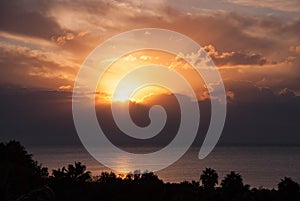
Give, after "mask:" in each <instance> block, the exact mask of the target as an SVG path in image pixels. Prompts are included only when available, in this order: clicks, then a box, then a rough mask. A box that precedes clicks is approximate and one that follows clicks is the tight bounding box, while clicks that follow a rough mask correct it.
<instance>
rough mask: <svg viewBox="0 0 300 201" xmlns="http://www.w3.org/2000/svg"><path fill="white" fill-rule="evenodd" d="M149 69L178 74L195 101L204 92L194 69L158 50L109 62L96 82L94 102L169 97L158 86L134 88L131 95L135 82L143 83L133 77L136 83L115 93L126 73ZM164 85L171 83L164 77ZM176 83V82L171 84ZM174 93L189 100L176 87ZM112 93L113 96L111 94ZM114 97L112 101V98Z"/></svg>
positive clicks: (131, 54)
mask: <svg viewBox="0 0 300 201" xmlns="http://www.w3.org/2000/svg"><path fill="white" fill-rule="evenodd" d="M149 65H150V66H151V65H160V66H163V67H165V68H169V69H170V70H171V69H172V70H175V71H177V72H178V73H179V74H181V75H182V76H183V77H184V78H185V79H186V80H187V81H188V82H189V83H190V85H191V87H192V88H193V89H194V91H195V92H196V94H197V95H198V98H199V99H200V98H201V97H203V96H201V95H202V93H203V92H204V91H207V90H206V89H205V87H204V82H203V80H202V78H201V77H200V76H199V74H198V73H196V72H195V69H194V68H193V67H192V66H191V65H190V64H189V63H188V62H186V61H185V60H184V59H183V58H181V57H179V56H178V55H174V54H172V53H168V52H164V51H159V50H151V49H147V50H140V51H136V52H132V53H129V54H126V55H124V56H122V57H121V58H118V59H117V60H116V61H115V62H113V63H112V64H111V65H110V66H109V68H108V70H107V71H106V72H105V74H104V76H103V77H102V78H101V79H100V80H99V82H98V86H97V90H96V91H97V94H98V95H97V96H96V100H97V101H96V102H98V103H99V102H107V101H119V102H125V101H128V100H130V101H135V102H143V101H145V100H146V99H147V98H148V97H150V96H155V95H161V94H170V93H171V92H170V91H169V90H168V89H166V88H164V87H161V86H157V85H155V84H153V85H147V86H140V87H138V88H137V89H136V90H135V91H134V92H133V93H132V91H131V90H129V89H130V88H132V87H133V86H134V83H135V81H137V80H143V79H145V78H144V77H136V78H135V79H136V80H129V81H127V82H126V84H125V85H123V86H120V87H119V90H118V91H115V89H116V87H117V85H118V83H119V81H120V80H122V78H123V77H124V76H125V75H126V74H127V73H128V72H130V71H133V70H135V69H137V68H139V67H144V66H149ZM164 79H166V80H167V81H170V82H174V80H169V79H170V78H168V77H165V78H164ZM175 82H176V81H175ZM174 90H175V91H177V92H179V93H180V94H182V95H186V96H189V94H186V91H185V90H186V89H184V87H183V86H180V85H179V84H178V85H176V89H174ZM114 93H115V94H114ZM113 94H114V98H112V96H113Z"/></svg>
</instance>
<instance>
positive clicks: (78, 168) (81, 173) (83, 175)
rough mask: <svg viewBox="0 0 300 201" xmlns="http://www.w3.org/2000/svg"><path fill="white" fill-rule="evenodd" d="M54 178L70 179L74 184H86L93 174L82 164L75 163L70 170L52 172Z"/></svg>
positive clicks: (69, 166)
mask: <svg viewBox="0 0 300 201" xmlns="http://www.w3.org/2000/svg"><path fill="white" fill-rule="evenodd" d="M52 176H53V178H55V179H69V180H71V181H74V182H86V181H89V180H90V179H91V172H90V171H86V166H85V165H82V164H81V162H75V166H74V165H72V164H69V165H68V168H65V167H63V168H62V169H60V168H59V169H57V170H53V171H52Z"/></svg>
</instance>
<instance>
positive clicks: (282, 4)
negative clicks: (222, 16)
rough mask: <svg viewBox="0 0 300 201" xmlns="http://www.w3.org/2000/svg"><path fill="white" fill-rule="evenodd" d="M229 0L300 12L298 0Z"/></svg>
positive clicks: (247, 4)
mask: <svg viewBox="0 0 300 201" xmlns="http://www.w3.org/2000/svg"><path fill="white" fill-rule="evenodd" d="M228 1H229V2H232V3H236V4H241V5H245V6H253V7H263V8H271V9H273V10H279V11H289V12H300V2H299V1H298V0H286V1H281V0H267V1H257V0H228Z"/></svg>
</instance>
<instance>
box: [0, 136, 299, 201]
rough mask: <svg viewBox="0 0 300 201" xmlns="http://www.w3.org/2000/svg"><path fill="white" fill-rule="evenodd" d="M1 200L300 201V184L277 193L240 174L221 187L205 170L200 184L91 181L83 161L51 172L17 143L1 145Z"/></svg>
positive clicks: (285, 182) (136, 177)
mask: <svg viewBox="0 0 300 201" xmlns="http://www.w3.org/2000/svg"><path fill="white" fill-rule="evenodd" d="M0 157H1V158H0V162H1V163H0V176H1V177H0V196H1V197H0V200H1V201H11V200H16V201H37V200H43V201H54V200H56V201H97V200H102V201H127V200H128V201H129V200H130V201H140V200H143V201H175V200H176V201H181V200H182V201H199V200H202V201H214V200H216V201H217V200H218V201H263V200H272V201H284V200H285V201H299V200H300V197H299V194H300V192H299V191H300V187H299V184H298V183H296V182H295V181H293V180H292V179H291V178H286V177H285V178H283V179H282V180H281V182H280V183H279V184H278V190H275V189H271V190H270V189H263V188H260V189H256V188H253V189H250V186H249V185H244V183H243V179H242V177H241V175H240V174H237V173H235V172H230V173H229V174H227V175H226V176H225V177H224V179H223V180H222V181H221V185H220V186H216V185H217V184H218V174H217V172H216V171H215V170H214V169H211V168H206V169H205V170H204V171H203V172H202V174H201V176H200V181H201V185H199V182H196V181H192V182H188V181H184V182H181V183H164V182H163V181H162V180H161V179H159V178H158V176H157V175H155V174H154V173H152V172H144V173H142V172H141V171H134V172H133V173H128V174H127V175H116V174H115V173H114V172H102V173H101V174H100V175H99V176H94V177H93V178H92V177H91V173H90V172H89V171H87V170H86V166H85V165H83V164H81V163H80V162H75V164H70V165H68V166H67V168H66V167H62V168H59V169H57V170H53V171H52V175H51V176H48V171H47V169H46V168H43V167H41V166H40V165H38V163H37V162H36V161H33V160H32V156H31V155H30V154H28V153H27V152H26V150H25V148H24V147H23V146H22V145H21V144H20V143H19V142H16V141H10V142H8V143H0Z"/></svg>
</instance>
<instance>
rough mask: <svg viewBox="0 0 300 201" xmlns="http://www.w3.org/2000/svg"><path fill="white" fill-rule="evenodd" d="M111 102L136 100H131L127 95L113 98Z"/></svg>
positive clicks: (132, 99)
mask: <svg viewBox="0 0 300 201" xmlns="http://www.w3.org/2000/svg"><path fill="white" fill-rule="evenodd" d="M111 100H112V101H113V102H128V101H130V102H136V100H135V99H134V98H131V97H128V96H127V95H122V94H120V95H116V96H113V97H111Z"/></svg>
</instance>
